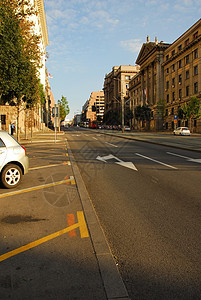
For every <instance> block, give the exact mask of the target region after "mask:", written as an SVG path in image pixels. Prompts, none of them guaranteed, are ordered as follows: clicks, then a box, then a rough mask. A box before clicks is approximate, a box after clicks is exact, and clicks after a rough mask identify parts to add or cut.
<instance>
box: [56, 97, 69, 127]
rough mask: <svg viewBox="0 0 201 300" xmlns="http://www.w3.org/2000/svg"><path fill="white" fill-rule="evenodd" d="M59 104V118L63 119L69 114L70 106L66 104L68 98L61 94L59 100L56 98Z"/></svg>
mask: <svg viewBox="0 0 201 300" xmlns="http://www.w3.org/2000/svg"><path fill="white" fill-rule="evenodd" d="M58 104H59V114H60V120H61V121H64V120H65V117H66V116H67V115H68V114H69V112H70V108H69V105H68V100H67V98H66V97H64V96H62V97H61V100H58Z"/></svg>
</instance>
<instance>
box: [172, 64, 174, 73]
mask: <svg viewBox="0 0 201 300" xmlns="http://www.w3.org/2000/svg"><path fill="white" fill-rule="evenodd" d="M174 71H175V64H173V65H172V72H174Z"/></svg>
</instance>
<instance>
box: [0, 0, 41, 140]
mask: <svg viewBox="0 0 201 300" xmlns="http://www.w3.org/2000/svg"><path fill="white" fill-rule="evenodd" d="M25 4H26V1H25V0H0V78H1V81H0V99H1V103H2V104H5V103H8V104H10V105H15V106H16V108H17V138H19V130H18V129H19V113H20V109H21V108H24V107H23V104H24V103H25V102H26V101H28V102H29V105H30V103H31V102H33V104H32V106H33V105H34V103H35V102H36V101H37V100H38V99H39V93H38V89H39V81H38V71H37V68H38V67H39V65H40V54H41V53H40V50H39V37H37V36H36V35H35V34H33V30H32V29H33V24H32V23H31V22H29V21H28V19H27V18H25V15H27V14H31V13H33V11H32V12H31V9H27V10H26V12H24V7H25V6H24V5H25ZM25 108H26V105H25Z"/></svg>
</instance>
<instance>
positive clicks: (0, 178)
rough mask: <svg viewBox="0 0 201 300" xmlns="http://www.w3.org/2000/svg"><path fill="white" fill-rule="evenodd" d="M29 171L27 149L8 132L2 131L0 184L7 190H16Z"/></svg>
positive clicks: (0, 140)
mask: <svg viewBox="0 0 201 300" xmlns="http://www.w3.org/2000/svg"><path fill="white" fill-rule="evenodd" d="M28 169H29V159H28V157H27V155H26V149H25V148H24V146H21V145H20V144H19V143H18V142H17V141H16V140H15V139H14V137H13V136H11V135H10V134H9V133H8V132H7V131H0V182H1V184H2V185H3V186H4V187H5V188H8V189H10V188H15V187H16V186H17V185H18V184H19V183H20V181H21V179H22V175H24V174H26V173H27V172H28Z"/></svg>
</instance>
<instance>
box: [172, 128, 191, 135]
mask: <svg viewBox="0 0 201 300" xmlns="http://www.w3.org/2000/svg"><path fill="white" fill-rule="evenodd" d="M173 134H174V135H190V134H191V132H190V130H189V128H188V127H178V128H177V129H175V130H174V131H173Z"/></svg>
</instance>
